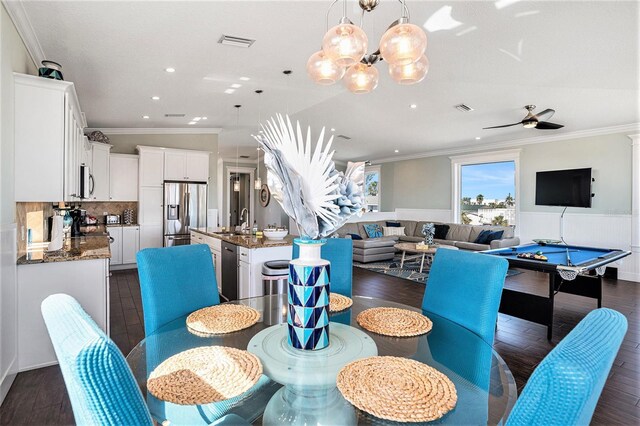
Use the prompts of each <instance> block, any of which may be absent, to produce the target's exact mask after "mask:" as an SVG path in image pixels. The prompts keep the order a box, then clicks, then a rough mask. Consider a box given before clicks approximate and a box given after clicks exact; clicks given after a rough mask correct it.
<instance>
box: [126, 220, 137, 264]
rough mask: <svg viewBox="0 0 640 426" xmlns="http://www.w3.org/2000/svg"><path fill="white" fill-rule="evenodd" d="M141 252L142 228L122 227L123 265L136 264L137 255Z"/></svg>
mask: <svg viewBox="0 0 640 426" xmlns="http://www.w3.org/2000/svg"><path fill="white" fill-rule="evenodd" d="M138 251H140V228H139V227H138V226H123V227H122V263H123V264H124V265H130V264H135V263H136V254H137V253H138Z"/></svg>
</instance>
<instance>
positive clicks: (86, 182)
mask: <svg viewBox="0 0 640 426" xmlns="http://www.w3.org/2000/svg"><path fill="white" fill-rule="evenodd" d="M94 186H95V182H94V181H93V175H92V174H91V173H90V171H89V166H87V165H84V164H82V165H81V166H80V198H81V199H90V198H91V196H92V195H93V188H94Z"/></svg>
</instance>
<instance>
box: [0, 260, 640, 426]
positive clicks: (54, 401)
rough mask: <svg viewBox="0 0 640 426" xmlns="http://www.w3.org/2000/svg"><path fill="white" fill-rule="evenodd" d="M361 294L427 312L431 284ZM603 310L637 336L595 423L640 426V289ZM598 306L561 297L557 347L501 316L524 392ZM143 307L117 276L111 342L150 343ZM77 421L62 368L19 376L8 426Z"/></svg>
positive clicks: (615, 285) (541, 285) (613, 288)
mask: <svg viewBox="0 0 640 426" xmlns="http://www.w3.org/2000/svg"><path fill="white" fill-rule="evenodd" d="M353 282H354V284H353V286H354V287H353V292H354V294H358V295H365V296H372V297H380V298H384V299H388V300H393V301H396V302H400V303H404V304H407V305H411V306H416V307H419V306H420V304H421V302H422V295H423V292H424V286H422V285H420V284H416V283H413V282H411V281H407V280H403V279H400V278H395V277H391V276H386V275H382V274H378V273H374V272H370V271H366V270H363V269H359V268H354V280H353ZM506 286H507V287H510V288H514V289H522V288H526V289H527V291H531V292H535V293H536V294H540V295H545V294H546V293H545V292H546V288H547V276H546V274H543V273H537V272H531V271H524V273H522V274H520V275H516V276H514V277H510V278H508V279H507V283H506ZM603 292H604V297H603V306H605V307H609V308H613V309H616V310H617V311H620V312H621V313H623V314H624V315H625V316H626V317H627V320H628V321H629V331H628V332H627V335H626V336H625V339H624V341H623V343H622V347H621V349H620V352H619V353H618V356H617V358H616V360H615V362H614V365H613V368H612V369H611V373H610V375H609V379H608V380H607V383H606V385H605V388H604V391H603V392H602V396H601V398H600V401H599V403H598V407H597V409H596V412H595V414H594V416H593V422H592V423H593V424H596V425H612V424H623V425H631V424H640V326H639V325H640V306H639V305H638V303H639V301H640V284H638V283H633V282H627V281H621V280H610V279H606V280H605V281H604V291H603ZM595 308H596V302H595V300H593V299H587V298H584V297H580V296H574V295H570V294H563V293H560V294H559V295H558V296H557V297H556V307H555V315H554V332H553V339H552V341H551V342H549V341H547V339H546V328H545V327H543V326H540V325H537V324H534V323H531V322H528V321H524V320H520V319H517V318H514V317H509V316H506V315H502V314H500V316H499V320H498V329H497V331H496V340H495V349H496V350H497V351H498V353H499V354H500V355H501V356H502V358H504V360H505V361H506V363H507V364H508V365H509V368H510V369H511V371H512V372H513V375H514V377H515V379H516V382H517V385H518V390H519V391H521V390H522V388H523V387H524V385H525V383H526V381H527V379H528V377H529V376H530V374H531V373H532V371H533V370H534V368H535V367H536V365H537V364H538V363H539V362H540V361H541V360H542V358H543V357H544V356H545V355H546V354H547V353H548V352H549V351H550V350H551V349H552V348H553V347H554V346H555V344H557V343H558V342H559V341H560V340H561V339H562V338H563V337H564V336H565V335H566V334H567V333H568V332H569V331H570V330H571V329H572V328H573V327H574V326H575V325H576V324H577V323H578V322H579V321H580V320H581V319H582V318H584V316H585V315H586V314H587V313H588V312H589V311H590V310H592V309H595ZM142 321H143V316H142V303H141V298H140V287H139V284H138V276H137V271H136V270H130V271H120V272H114V273H113V276H112V278H111V337H112V338H113V340H114V341H115V342H116V343H117V344H118V346H119V347H120V349H121V350H122V352H123V353H124V354H127V353H128V352H129V351H130V350H131V348H133V347H134V346H135V345H136V344H137V343H138V342H139V341H140V340H141V339H142V338H143V337H144V330H143V325H142ZM72 423H73V412H72V410H71V404H70V403H69V398H68V396H67V393H66V390H65V387H64V382H63V380H62V376H61V374H60V369H59V368H58V367H57V366H53V367H48V368H42V369H38V370H33V371H29V372H25V373H20V374H18V376H17V378H16V381H15V382H14V384H13V386H12V388H11V390H10V391H9V394H8V395H7V398H6V399H5V401H4V404H3V405H2V406H1V407H0V425H20V424H34V425H62V424H72Z"/></svg>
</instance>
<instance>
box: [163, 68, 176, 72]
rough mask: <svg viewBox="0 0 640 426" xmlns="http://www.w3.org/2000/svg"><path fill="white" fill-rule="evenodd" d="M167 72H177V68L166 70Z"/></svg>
mask: <svg viewBox="0 0 640 426" xmlns="http://www.w3.org/2000/svg"><path fill="white" fill-rule="evenodd" d="M164 70H165V71H166V72H176V69H175V68H165V69H164Z"/></svg>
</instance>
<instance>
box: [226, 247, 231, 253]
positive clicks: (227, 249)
mask: <svg viewBox="0 0 640 426" xmlns="http://www.w3.org/2000/svg"><path fill="white" fill-rule="evenodd" d="M224 249H225V250H226V251H230V252H232V253H233V250H231V249H230V248H229V247H225V248H224Z"/></svg>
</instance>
